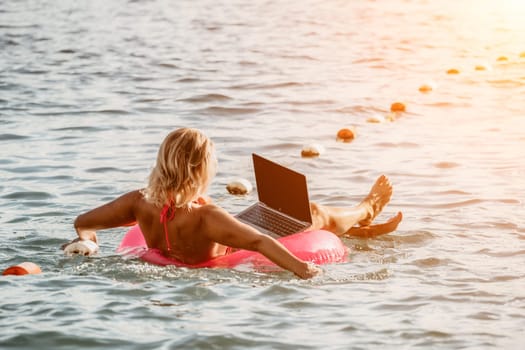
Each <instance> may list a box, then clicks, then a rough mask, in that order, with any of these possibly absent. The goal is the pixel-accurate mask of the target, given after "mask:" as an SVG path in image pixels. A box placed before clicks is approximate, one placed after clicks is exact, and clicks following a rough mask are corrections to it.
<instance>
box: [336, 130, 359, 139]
mask: <svg viewBox="0 0 525 350" xmlns="http://www.w3.org/2000/svg"><path fill="white" fill-rule="evenodd" d="M354 138H355V133H354V131H353V130H351V129H348V128H344V129H341V130H339V131H338V132H337V141H340V142H351V141H352V140H353V139H354Z"/></svg>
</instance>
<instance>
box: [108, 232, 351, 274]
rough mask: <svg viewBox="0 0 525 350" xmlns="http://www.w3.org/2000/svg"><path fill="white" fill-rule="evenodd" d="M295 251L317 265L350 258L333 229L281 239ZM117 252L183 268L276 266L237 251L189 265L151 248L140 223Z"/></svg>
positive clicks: (162, 264) (255, 256) (296, 254)
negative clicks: (331, 230)
mask: <svg viewBox="0 0 525 350" xmlns="http://www.w3.org/2000/svg"><path fill="white" fill-rule="evenodd" d="M279 242H281V244H283V245H284V246H285V247H286V248H287V249H288V250H289V251H290V252H292V254H294V255H295V256H296V257H298V258H299V259H301V260H304V261H309V262H313V263H315V264H318V265H321V264H331V263H340V262H346V261H348V248H347V247H346V246H345V245H344V244H343V242H342V241H341V240H340V239H339V237H337V236H336V235H334V234H333V233H331V232H328V231H323V230H315V231H305V232H300V233H296V234H293V235H290V236H286V237H282V238H279ZM117 253H122V254H125V255H135V256H138V257H139V258H140V259H142V260H143V261H146V262H149V263H152V264H155V265H161V266H167V265H175V266H182V267H193V268H200V267H226V268H231V267H235V266H237V265H242V264H250V265H252V266H274V265H275V264H274V263H273V262H271V261H270V260H268V259H267V258H266V257H264V256H263V255H262V254H260V253H256V252H252V251H249V250H242V249H241V250H237V251H235V252H233V253H230V254H227V255H223V256H220V257H217V258H214V259H211V260H208V261H205V262H202V263H199V264H194V265H189V264H185V263H183V262H180V261H178V260H176V259H173V258H168V257H166V256H164V255H163V254H162V253H161V251H160V250H159V249H149V248H148V247H147V245H146V241H145V240H144V236H143V234H142V231H141V230H140V227H139V226H138V225H135V226H133V227H132V228H131V229H130V230H129V231H128V232H127V233H126V235H125V236H124V238H123V239H122V241H121V243H120V245H119V247H118V248H117Z"/></svg>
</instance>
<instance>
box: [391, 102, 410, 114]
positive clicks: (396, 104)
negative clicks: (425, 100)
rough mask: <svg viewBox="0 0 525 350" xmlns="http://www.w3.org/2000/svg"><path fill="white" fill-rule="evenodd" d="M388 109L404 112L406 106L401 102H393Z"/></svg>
mask: <svg viewBox="0 0 525 350" xmlns="http://www.w3.org/2000/svg"><path fill="white" fill-rule="evenodd" d="M390 110H391V111H392V112H404V111H406V106H405V104H404V103H402V102H394V103H392V105H390Z"/></svg>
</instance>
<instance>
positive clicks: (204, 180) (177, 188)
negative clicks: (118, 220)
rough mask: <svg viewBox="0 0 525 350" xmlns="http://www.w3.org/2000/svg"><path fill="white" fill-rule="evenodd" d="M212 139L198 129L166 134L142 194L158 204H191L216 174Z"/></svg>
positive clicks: (174, 205)
mask: <svg viewBox="0 0 525 350" xmlns="http://www.w3.org/2000/svg"><path fill="white" fill-rule="evenodd" d="M216 168H217V161H216V159H215V154H214V147H213V143H212V141H211V140H210V139H209V138H208V137H207V136H206V135H204V134H203V133H202V132H200V131H199V130H197V129H191V128H181V129H177V130H175V131H172V132H171V133H169V134H168V136H166V138H165V139H164V141H163V142H162V144H161V145H160V148H159V153H158V155H157V163H156V164H155V167H154V168H153V170H152V171H151V174H150V176H149V181H148V185H147V187H146V188H145V189H144V191H143V192H144V195H145V198H146V200H147V201H148V202H150V203H153V204H154V205H156V206H158V207H162V206H164V205H166V204H168V205H170V206H173V207H175V208H181V207H186V208H190V207H191V202H192V201H194V200H196V199H197V197H198V196H199V195H201V194H204V193H205V192H206V190H207V188H208V185H209V183H210V181H211V179H212V177H213V176H214V175H215V171H216Z"/></svg>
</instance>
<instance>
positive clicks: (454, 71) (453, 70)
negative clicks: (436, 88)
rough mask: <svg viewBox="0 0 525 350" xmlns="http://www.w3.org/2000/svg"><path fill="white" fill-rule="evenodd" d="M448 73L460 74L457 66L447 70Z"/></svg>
mask: <svg viewBox="0 0 525 350" xmlns="http://www.w3.org/2000/svg"><path fill="white" fill-rule="evenodd" d="M447 74H459V70H458V69H456V68H451V69H449V70H447Z"/></svg>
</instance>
